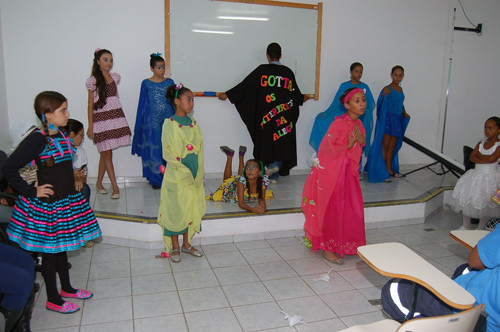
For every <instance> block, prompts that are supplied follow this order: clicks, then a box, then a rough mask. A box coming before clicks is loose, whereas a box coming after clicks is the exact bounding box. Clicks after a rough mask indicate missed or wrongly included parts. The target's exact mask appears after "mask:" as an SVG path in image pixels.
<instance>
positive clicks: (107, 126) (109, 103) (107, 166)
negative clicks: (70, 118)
mask: <svg viewBox="0 0 500 332" xmlns="http://www.w3.org/2000/svg"><path fill="white" fill-rule="evenodd" d="M111 68H113V55H112V54H111V52H110V51H108V50H106V49H97V50H96V51H95V52H94V61H93V65H92V76H91V77H90V78H89V79H88V80H87V82H86V84H85V86H86V87H87V89H88V91H89V102H88V117H89V126H88V129H87V136H88V137H89V138H90V139H92V140H93V141H94V143H95V144H96V145H97V150H98V151H99V154H100V159H99V168H98V173H97V182H96V187H97V191H98V192H99V193H100V194H107V193H108V191H107V190H106V189H105V188H104V187H103V186H102V180H103V178H104V173H108V177H109V180H110V181H111V185H112V186H113V193H112V194H111V198H114V199H117V198H120V189H119V188H118V185H117V184H116V176H115V168H114V166H113V149H116V148H118V147H120V146H126V145H131V136H132V132H131V131H130V128H129V126H128V123H127V119H125V114H124V113H123V110H122V105H121V104H120V100H119V99H118V84H120V75H118V74H117V73H111Z"/></svg>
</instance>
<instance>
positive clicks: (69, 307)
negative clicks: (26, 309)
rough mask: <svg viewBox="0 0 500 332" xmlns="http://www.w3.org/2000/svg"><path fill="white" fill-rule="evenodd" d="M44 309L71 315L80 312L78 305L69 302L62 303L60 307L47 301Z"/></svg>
mask: <svg viewBox="0 0 500 332" xmlns="http://www.w3.org/2000/svg"><path fill="white" fill-rule="evenodd" d="M45 308H47V309H48V310H52V311H55V312H58V313H61V314H71V313H73V312H76V311H78V310H80V307H79V306H78V305H76V304H74V303H71V302H64V304H63V305H62V306H61V305H56V304H54V303H51V302H49V301H47V302H46V305H45Z"/></svg>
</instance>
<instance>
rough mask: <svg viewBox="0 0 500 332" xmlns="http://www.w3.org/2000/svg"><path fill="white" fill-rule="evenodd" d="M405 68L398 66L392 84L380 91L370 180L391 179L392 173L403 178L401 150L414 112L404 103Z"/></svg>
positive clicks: (370, 159) (395, 67)
mask: <svg viewBox="0 0 500 332" xmlns="http://www.w3.org/2000/svg"><path fill="white" fill-rule="evenodd" d="M404 75H405V74H404V69H403V67H401V66H399V65H398V66H394V67H393V68H392V70H391V78H392V82H391V84H389V85H387V86H386V87H384V88H383V89H382V91H380V95H379V97H378V100H377V125H376V127H375V136H374V137H373V143H372V147H371V149H370V153H369V155H368V161H367V163H366V166H365V171H367V172H368V180H369V181H370V182H382V181H387V182H390V180H389V179H390V177H391V176H392V177H396V178H400V177H402V175H401V174H400V173H399V162H398V157H397V153H398V151H399V149H400V148H401V145H402V144H403V137H404V133H405V131H406V127H407V126H408V123H409V122H410V116H409V115H408V113H406V110H405V107H404V104H403V102H404V100H405V95H404V93H403V89H402V88H401V86H400V84H401V82H402V81H403V77H404Z"/></svg>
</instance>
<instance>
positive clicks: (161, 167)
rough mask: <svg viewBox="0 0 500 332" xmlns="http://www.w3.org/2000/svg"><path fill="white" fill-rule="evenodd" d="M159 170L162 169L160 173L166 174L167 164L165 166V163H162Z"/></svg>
mask: <svg viewBox="0 0 500 332" xmlns="http://www.w3.org/2000/svg"><path fill="white" fill-rule="evenodd" d="M159 170H160V173H161V174H165V166H164V165H161V166H160V167H159Z"/></svg>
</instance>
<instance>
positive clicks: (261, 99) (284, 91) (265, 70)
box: [226, 64, 304, 175]
mask: <svg viewBox="0 0 500 332" xmlns="http://www.w3.org/2000/svg"><path fill="white" fill-rule="evenodd" d="M226 94H227V97H228V98H229V100H230V101H231V103H233V104H235V106H236V109H237V110H238V113H239V114H240V117H241V119H242V120H243V122H244V123H245V125H246V127H247V129H248V132H249V134H250V136H251V138H252V142H253V144H254V149H253V155H254V158H256V159H258V160H261V161H262V162H263V163H264V164H268V163H271V162H273V161H282V162H283V165H282V171H280V174H283V173H285V174H287V173H288V170H289V169H290V168H292V167H294V166H296V165H297V142H296V130H295V126H296V124H297V120H298V118H299V106H300V105H302V103H303V102H304V96H303V95H302V93H301V92H300V89H299V87H298V85H297V82H296V81H295V75H294V74H293V72H292V71H291V70H290V68H288V67H286V66H283V65H280V64H265V65H260V66H258V67H257V68H256V69H255V70H254V71H252V72H251V73H250V74H249V75H248V76H247V77H245V79H244V80H243V81H242V82H241V83H239V84H238V85H236V86H235V87H234V88H232V89H231V90H229V91H227V92H226ZM283 175H284V174H283Z"/></svg>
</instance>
